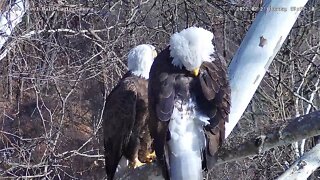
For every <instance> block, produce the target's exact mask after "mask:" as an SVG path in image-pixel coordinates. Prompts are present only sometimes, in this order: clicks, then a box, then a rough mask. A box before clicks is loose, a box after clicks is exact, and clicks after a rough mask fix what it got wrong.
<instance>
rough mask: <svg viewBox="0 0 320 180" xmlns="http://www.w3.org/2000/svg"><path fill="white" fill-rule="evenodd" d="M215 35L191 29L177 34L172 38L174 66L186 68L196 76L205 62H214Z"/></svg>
mask: <svg viewBox="0 0 320 180" xmlns="http://www.w3.org/2000/svg"><path fill="white" fill-rule="evenodd" d="M212 39H213V34H212V33H211V32H210V31H207V30H205V29H203V28H198V27H190V28H187V29H184V30H182V31H181V32H178V33H175V34H173V35H172V36H171V38H170V56H171V57H172V58H173V61H172V64H173V65H174V66H178V67H180V68H182V66H184V67H185V68H186V69H187V70H188V71H190V72H192V73H193V74H194V75H195V76H197V75H198V74H199V68H200V66H201V64H202V62H204V61H212V60H211V58H210V55H211V54H213V53H214V46H213V44H212V42H211V41H212Z"/></svg>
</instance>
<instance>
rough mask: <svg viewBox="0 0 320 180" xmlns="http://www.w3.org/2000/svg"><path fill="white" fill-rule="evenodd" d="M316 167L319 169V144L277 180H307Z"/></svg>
mask: <svg viewBox="0 0 320 180" xmlns="http://www.w3.org/2000/svg"><path fill="white" fill-rule="evenodd" d="M318 167H320V144H317V145H316V146H315V147H313V148H312V149H311V150H310V151H309V152H307V153H305V154H304V156H302V157H301V158H300V159H299V160H297V161H296V162H295V163H294V164H293V165H292V166H291V167H290V168H289V169H288V170H287V171H286V172H285V173H283V174H282V175H281V176H280V177H279V178H278V179H277V180H291V179H307V178H308V177H309V176H310V175H311V174H312V173H313V172H314V171H315V170H316V169H317V168H318Z"/></svg>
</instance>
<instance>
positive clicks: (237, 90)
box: [225, 0, 308, 137]
mask: <svg viewBox="0 0 320 180" xmlns="http://www.w3.org/2000/svg"><path fill="white" fill-rule="evenodd" d="M307 2H308V0H299V1H297V0H286V1H279V0H265V1H264V4H263V6H262V9H261V11H260V12H259V13H258V15H257V17H256V19H255V20H254V22H253V24H252V25H251V27H250V29H249V31H248V32H247V34H246V36H245V38H244V39H243V41H242V43H241V45H240V47H239V49H238V51H237V52H236V54H235V55H234V57H233V59H232V62H231V64H230V66H229V74H230V85H231V110H230V115H229V122H228V123H227V124H226V136H225V137H228V135H229V134H230V133H231V131H232V129H233V128H234V126H235V125H236V124H237V122H238V121H239V119H240V118H241V116H242V114H243V112H244V111H245V109H246V107H247V106H248V104H249V102H250V100H251V98H252V96H253V94H254V93H255V91H256V89H257V87H258V86H259V84H260V82H261V80H262V78H263V77H264V75H265V73H266V71H267V69H268V67H269V65H270V64H271V62H272V60H273V59H274V57H275V56H276V54H277V52H278V51H279V50H280V48H281V46H282V44H283V42H284V41H285V39H286V37H287V36H288V34H289V32H290V30H291V28H292V26H293V25H294V23H295V21H296V19H297V18H298V16H299V13H300V11H301V10H302V9H303V7H304V6H305V4H306V3H307Z"/></svg>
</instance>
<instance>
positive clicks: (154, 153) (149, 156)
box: [146, 151, 157, 163]
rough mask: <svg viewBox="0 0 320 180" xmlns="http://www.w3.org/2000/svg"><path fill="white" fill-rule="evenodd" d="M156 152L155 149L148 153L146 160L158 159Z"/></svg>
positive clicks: (150, 161) (149, 161) (148, 161)
mask: <svg viewBox="0 0 320 180" xmlns="http://www.w3.org/2000/svg"><path fill="white" fill-rule="evenodd" d="M156 157H157V156H156V152H155V151H153V152H152V153H150V154H148V155H147V156H146V159H147V160H146V161H147V163H152V162H153V161H154V160H155V159H156Z"/></svg>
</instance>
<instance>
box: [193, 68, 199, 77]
mask: <svg viewBox="0 0 320 180" xmlns="http://www.w3.org/2000/svg"><path fill="white" fill-rule="evenodd" d="M199 71H200V68H196V69H194V70H193V71H192V74H193V75H194V76H196V77H197V76H198V75H199Z"/></svg>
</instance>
